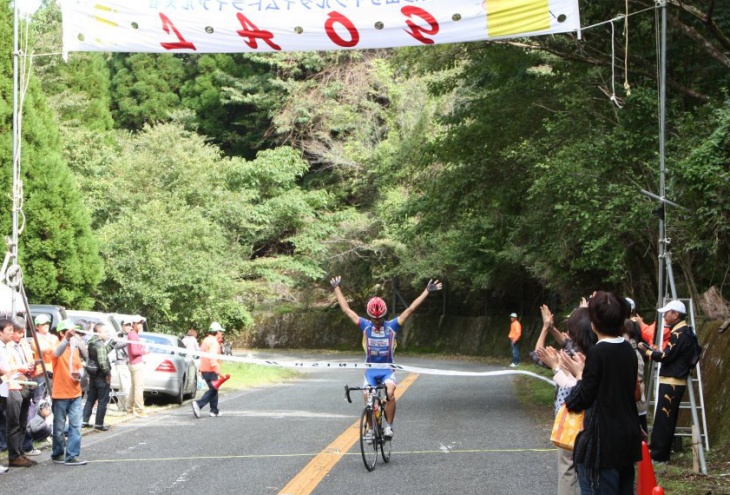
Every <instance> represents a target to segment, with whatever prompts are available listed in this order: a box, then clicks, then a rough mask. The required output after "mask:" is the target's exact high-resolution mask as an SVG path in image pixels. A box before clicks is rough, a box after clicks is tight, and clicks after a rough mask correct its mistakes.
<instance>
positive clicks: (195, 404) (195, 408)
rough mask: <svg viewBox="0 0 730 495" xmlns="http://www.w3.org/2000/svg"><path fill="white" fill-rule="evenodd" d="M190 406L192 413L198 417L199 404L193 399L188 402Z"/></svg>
mask: <svg viewBox="0 0 730 495" xmlns="http://www.w3.org/2000/svg"><path fill="white" fill-rule="evenodd" d="M190 405H191V406H193V414H194V415H195V417H196V418H199V417H200V406H199V405H198V402H197V401H193V402H191V403H190Z"/></svg>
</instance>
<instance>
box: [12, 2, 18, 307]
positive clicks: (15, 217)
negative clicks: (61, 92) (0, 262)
mask: <svg viewBox="0 0 730 495" xmlns="http://www.w3.org/2000/svg"><path fill="white" fill-rule="evenodd" d="M18 17H19V15H18V1H17V0H16V1H15V2H13V185H12V187H13V190H12V193H11V194H12V197H13V199H12V201H13V232H12V237H11V239H12V245H11V246H10V265H11V266H12V265H14V264H16V263H17V262H18V208H19V207H20V204H19V203H18V194H17V192H18V190H19V188H20V182H19V179H20V112H19V106H20V105H19V100H20V88H19V84H18V77H19V72H20V71H19V68H18V66H19V58H20V48H19V47H20V42H19V34H18V33H19V29H18ZM10 307H11V310H12V313H11V314H12V315H15V314H16V308H15V297H13V298H12V302H11V306H10Z"/></svg>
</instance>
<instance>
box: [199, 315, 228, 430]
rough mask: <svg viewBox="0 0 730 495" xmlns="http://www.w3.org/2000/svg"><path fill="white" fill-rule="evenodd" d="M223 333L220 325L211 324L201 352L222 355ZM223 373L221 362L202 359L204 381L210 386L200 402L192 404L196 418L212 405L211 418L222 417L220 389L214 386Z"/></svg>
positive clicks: (212, 359)
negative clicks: (219, 403) (219, 399)
mask: <svg viewBox="0 0 730 495" xmlns="http://www.w3.org/2000/svg"><path fill="white" fill-rule="evenodd" d="M223 332H225V330H224V329H223V327H222V326H221V324H220V323H218V322H217V321H214V322H213V323H211V324H210V328H209V329H208V336H207V337H206V338H204V339H203V343H202V344H200V352H205V353H208V354H216V355H218V354H220V353H221V342H223ZM220 372H221V364H220V360H219V359H217V358H212V357H205V356H201V357H200V373H201V375H203V380H205V383H206V384H207V385H208V390H206V391H205V394H203V396H202V397H201V398H200V400H194V401H193V402H192V404H191V405H192V407H193V414H194V415H195V417H196V418H199V417H200V410H201V409H202V408H204V407H205V406H206V405H208V404H210V416H211V417H212V418H216V417H218V416H220V415H221V412H220V410H219V409H218V389H217V388H215V386H213V382H214V381H216V380H217V379H218V375H219V374H220Z"/></svg>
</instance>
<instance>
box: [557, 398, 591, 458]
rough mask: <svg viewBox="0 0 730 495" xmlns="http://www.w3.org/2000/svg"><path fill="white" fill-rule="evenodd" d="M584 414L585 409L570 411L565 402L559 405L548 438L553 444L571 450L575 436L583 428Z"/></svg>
mask: <svg viewBox="0 0 730 495" xmlns="http://www.w3.org/2000/svg"><path fill="white" fill-rule="evenodd" d="M584 416H585V411H581V412H579V413H576V412H570V411H568V408H567V407H566V406H565V404H563V405H562V406H560V409H559V410H558V414H557V415H556V416H555V423H553V431H552V434H551V435H550V440H551V441H552V442H553V444H555V446H556V447H560V448H561V449H565V450H573V447H574V446H575V438H576V437H577V436H578V433H579V432H581V431H582V430H583V417H584Z"/></svg>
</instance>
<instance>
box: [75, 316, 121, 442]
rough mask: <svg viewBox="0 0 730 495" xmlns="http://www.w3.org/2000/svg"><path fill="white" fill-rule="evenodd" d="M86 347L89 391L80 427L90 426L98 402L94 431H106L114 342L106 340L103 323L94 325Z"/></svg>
mask: <svg viewBox="0 0 730 495" xmlns="http://www.w3.org/2000/svg"><path fill="white" fill-rule="evenodd" d="M87 346H88V348H89V360H88V361H87V362H86V371H87V372H88V374H89V390H88V392H87V394H86V405H85V406H84V414H83V424H82V426H84V427H90V426H91V424H90V423H89V420H90V419H91V412H92V409H93V408H94V403H95V402H97V401H98V404H97V405H96V418H95V420H94V429H96V430H99V431H107V430H108V429H109V428H108V427H106V426H104V417H105V416H106V409H107V405H108V404H109V390H110V385H109V384H110V383H111V380H112V374H111V363H110V362H109V351H111V350H112V348H113V346H114V341H113V340H109V341H107V340H106V325H104V324H103V323H97V324H96V325H94V335H93V336H92V337H91V338H90V339H89V342H88V343H87Z"/></svg>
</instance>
